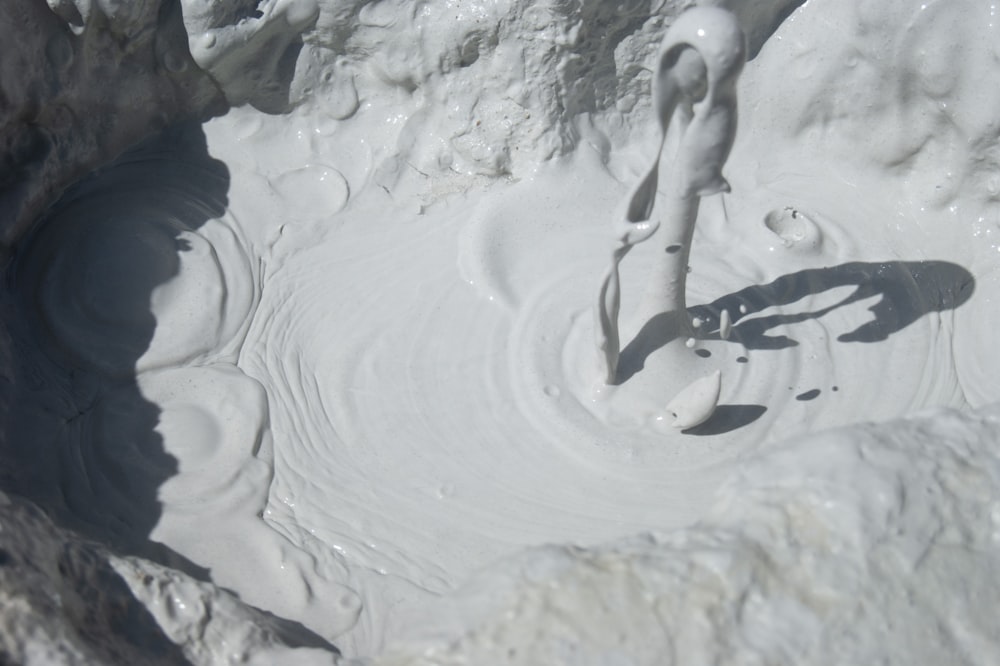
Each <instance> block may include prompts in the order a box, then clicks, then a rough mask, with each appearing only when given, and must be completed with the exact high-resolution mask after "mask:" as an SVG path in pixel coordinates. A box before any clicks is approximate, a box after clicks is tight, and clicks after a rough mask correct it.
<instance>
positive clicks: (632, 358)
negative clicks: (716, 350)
mask: <svg viewBox="0 0 1000 666" xmlns="http://www.w3.org/2000/svg"><path fill="white" fill-rule="evenodd" d="M975 284H976V281H975V278H974V277H973V276H972V274H971V273H970V272H969V271H967V270H966V269H964V268H962V267H961V266H958V265H956V264H952V263H949V262H946V261H889V262H872V263H868V262H850V263H846V264H841V265H839V266H832V267H828V268H815V269H807V270H803V271H798V272H796V273H790V274H788V275H783V276H781V277H779V278H778V279H777V280H774V281H773V282H771V283H769V284H766V285H754V286H751V287H747V288H745V289H741V290H740V291H737V292H734V293H732V294H728V295H726V296H723V297H722V298H719V299H717V300H715V301H713V302H712V303H709V304H707V305H699V306H695V307H691V308H688V311H687V315H688V316H689V317H691V318H692V319H693V318H695V317H697V318H698V319H700V320H701V321H702V322H703V324H702V325H701V326H700V327H699V328H698V329H697V330H696V331H695V335H696V337H698V338H699V339H702V340H720V339H721V337H720V334H719V330H718V329H719V321H720V315H721V313H722V312H723V311H727V312H728V313H729V316H730V318H731V322H732V329H731V333H730V335H729V337H728V338H727V340H728V341H729V342H734V343H738V344H741V345H743V346H745V347H746V348H747V349H757V350H779V349H787V348H789V347H794V346H797V345H798V344H799V343H798V341H796V340H794V339H792V338H790V337H788V336H787V335H769V332H770V331H771V330H772V329H774V328H777V327H779V326H781V327H787V326H789V325H794V324H797V323H802V322H805V321H809V320H812V319H819V318H820V317H823V316H824V315H827V314H830V313H831V312H833V311H835V310H837V309H839V308H843V307H846V306H849V305H852V304H854V303H858V302H860V301H863V300H866V299H869V298H874V297H878V298H879V300H878V301H877V302H876V303H875V304H874V305H872V306H871V307H869V308H868V310H869V311H870V312H871V314H872V315H873V317H872V319H870V320H869V321H866V322H864V323H863V324H861V325H860V326H858V327H857V328H855V329H854V330H852V331H849V332H847V333H843V334H841V335H839V336H837V341H839V342H842V343H853V342H860V343H873V342H882V341H884V340H887V339H888V338H889V336H891V335H892V334H894V333H897V332H899V331H901V330H903V329H904V328H906V327H907V326H909V325H911V324H913V323H914V322H916V321H917V320H919V319H920V318H921V317H923V316H925V315H927V314H929V313H932V312H943V311H945V310H953V309H955V308H958V307H959V306H961V305H962V304H964V303H965V302H967V301H968V300H969V298H970V297H971V296H972V293H973V292H974V291H975ZM841 287H854V290H853V291H852V292H851V293H850V294H849V295H848V296H846V297H845V298H842V299H841V300H840V301H838V302H836V303H834V304H832V305H829V306H826V307H823V308H818V309H814V310H809V309H805V310H800V311H798V312H795V311H792V312H777V313H774V314H761V313H764V312H765V311H767V310H768V309H770V308H777V307H782V306H791V308H790V309H794V304H795V303H798V302H799V301H802V300H804V299H807V298H808V297H811V296H816V295H819V294H822V293H823V292H826V291H829V290H831V289H837V288H841ZM676 317H677V313H672V312H667V313H661V314H658V315H656V316H654V317H652V318H651V319H650V320H649V321H647V322H646V323H645V324H644V325H643V327H642V328H641V329H640V330H639V332H638V333H637V334H636V336H635V337H634V338H633V339H632V340H631V341H629V343H628V344H627V345H626V346H625V348H624V349H623V350H622V353H621V358H620V361H619V375H618V382H617V383H623V382H625V381H628V379H629V378H631V377H632V376H633V375H635V374H636V373H637V372H640V371H641V370H642V369H643V367H644V366H645V363H646V360H647V359H648V358H649V356H650V355H651V354H652V353H654V352H655V351H657V350H658V349H661V348H662V347H664V346H666V345H667V344H668V343H670V342H671V341H673V340H675V339H676V335H677V331H678V330H683V327H680V326H678V324H677V323H676ZM708 355H710V354H708ZM817 395H818V392H817V393H816V394H815V395H814V394H813V393H812V392H806V393H803V394H801V395H799V396H796V399H797V400H800V401H807V400H812V399H814V398H815V397H816V396H817ZM765 411H766V407H764V406H762V405H720V406H719V408H718V409H717V410H716V414H715V415H713V417H712V418H711V419H710V420H709V421H707V422H706V423H704V424H702V425H700V426H698V427H696V428H691V429H690V430H686V431H684V432H685V434H691V435H719V434H723V433H726V432H730V431H732V430H736V429H737V428H741V427H743V426H745V425H748V424H750V423H752V422H754V421H756V420H757V419H758V418H760V417H761V416H762V415H763V414H764V412H765Z"/></svg>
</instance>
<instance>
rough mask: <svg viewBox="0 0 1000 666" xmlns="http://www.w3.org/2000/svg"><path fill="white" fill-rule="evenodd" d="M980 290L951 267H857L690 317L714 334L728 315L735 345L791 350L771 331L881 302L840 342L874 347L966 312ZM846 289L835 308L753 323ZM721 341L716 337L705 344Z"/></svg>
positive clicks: (753, 292)
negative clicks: (934, 315) (917, 325)
mask: <svg viewBox="0 0 1000 666" xmlns="http://www.w3.org/2000/svg"><path fill="white" fill-rule="evenodd" d="M975 284H976V281H975V278H974V277H973V276H972V274H971V273H970V272H969V271H967V270H966V269H964V268H962V267H961V266H958V265H957V264H952V263H949V262H946V261H889V262H882V263H866V262H851V263H846V264H841V265H839V266H832V267H829V268H814V269H808V270H803V271H798V272H796V273H790V274H788V275H783V276H782V277H779V278H778V279H777V280H775V281H773V282H771V283H770V284H766V285H762V286H752V287H747V288H746V289H742V290H740V291H738V292H735V293H732V294H729V295H727V296H723V297H722V298H719V299H717V300H715V301H713V302H712V303H709V304H707V305H701V306H697V307H693V308H689V310H688V311H689V313H690V314H691V316H692V317H699V318H701V319H703V320H704V321H705V322H707V323H708V324H709V325H708V326H706V327H705V329H706V330H711V329H712V324H714V325H715V326H717V325H718V321H719V315H720V314H721V313H722V311H723V310H726V311H728V312H729V315H730V317H731V320H732V323H733V328H732V334H731V337H730V339H731V340H733V341H734V342H739V343H740V344H743V345H744V346H746V347H747V348H748V349H785V348H787V347H793V346H795V345H797V344H798V342H797V341H795V340H794V339H792V338H789V337H787V336H785V335H768V334H767V333H768V331H770V330H771V329H773V328H776V327H778V326H787V325H789V324H796V323H799V322H803V321H808V320H810V319H818V318H820V317H822V316H824V315H826V314H829V313H830V312H833V311H834V310H836V309H838V308H842V307H845V306H848V305H851V304H853V303H857V302H858V301H862V300H865V299H868V298H872V297H876V296H878V297H880V299H879V301H878V302H877V303H875V304H874V305H873V306H871V307H870V308H869V311H870V312H871V313H872V315H874V318H873V319H871V320H870V321H867V322H865V323H863V324H861V325H860V326H858V327H857V328H855V329H854V330H853V331H850V332H847V333H843V334H841V335H839V336H837V340H838V341H840V342H864V343H871V342H881V341H883V340H886V339H888V338H889V336H890V335H892V334H893V333H897V332H898V331H901V330H903V329H904V328H906V327H907V326H909V325H910V324H912V323H914V322H915V321H917V320H918V319H920V318H921V317H923V316H924V315H926V314H929V313H931V312H943V311H945V310H953V309H955V308H957V307H959V306H961V305H962V304H964V303H965V302H966V301H968V300H969V298H970V297H971V296H972V293H973V291H975ZM845 286H848V287H854V291H853V292H852V293H851V294H850V295H848V296H847V297H846V298H844V299H842V300H840V301H839V302H837V303H834V304H833V305H830V306H827V307H824V308H820V309H817V310H811V311H803V312H789V313H777V314H772V315H766V316H753V317H752V318H751V316H752V315H756V314H757V313H760V312H763V311H764V310H766V309H768V308H770V307H774V306H783V305H791V304H794V303H796V302H797V301H800V300H802V299H804V298H806V297H807V296H813V295H817V294H821V293H823V292H825V291H828V290H831V289H835V288H838V287H845ZM718 337H719V336H718V334H717V333H716V334H714V335H706V336H704V339H718Z"/></svg>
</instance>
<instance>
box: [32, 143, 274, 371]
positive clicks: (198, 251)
mask: <svg viewBox="0 0 1000 666" xmlns="http://www.w3.org/2000/svg"><path fill="white" fill-rule="evenodd" d="M177 160H178V161H175V159H172V156H170V155H160V154H156V155H147V154H144V153H139V154H137V155H135V156H134V157H133V158H132V159H130V160H127V161H125V162H123V163H119V164H117V165H115V166H114V167H113V168H111V169H109V170H108V171H106V172H103V173H101V174H100V175H99V176H97V177H94V178H93V179H92V180H91V181H90V182H88V183H86V184H84V185H83V186H80V187H78V188H77V189H76V190H75V191H74V192H72V193H71V195H70V196H69V197H68V198H67V199H68V200H67V201H64V202H62V203H61V204H58V205H57V206H56V208H55V209H54V211H53V212H52V213H51V214H50V215H49V217H48V219H47V220H46V221H45V222H44V223H43V224H42V225H41V226H40V229H39V231H38V233H36V234H35V235H34V237H33V238H31V239H30V241H29V243H28V244H27V246H26V248H25V250H24V252H23V254H22V255H21V257H20V258H19V266H18V272H17V280H18V287H19V290H20V293H21V294H22V298H24V299H25V300H26V306H27V309H28V310H29V311H30V312H32V313H33V315H34V316H36V317H37V318H38V320H39V323H40V325H41V330H43V331H46V332H47V333H48V334H49V335H50V336H51V339H52V342H54V343H55V346H56V347H57V348H58V349H59V350H60V351H61V353H62V354H64V355H65V356H66V357H67V358H66V360H67V361H68V362H69V363H70V364H72V365H75V366H80V367H83V368H88V369H93V370H97V371H99V372H101V373H104V374H107V375H110V376H116V377H121V376H125V375H127V374H129V373H132V372H136V371H144V370H149V369H153V368H162V367H168V366H175V365H180V364H183V363H186V362H189V361H191V360H193V359H196V358H203V357H207V356H208V355H211V354H216V355H220V354H221V355H223V356H224V355H225V354H227V353H232V351H233V350H234V349H235V347H236V346H238V344H239V341H240V340H239V334H240V332H241V331H242V330H244V329H245V327H246V325H247V323H248V320H249V315H250V313H251V312H252V309H253V306H254V302H255V300H256V298H257V293H256V292H257V280H256V279H255V277H254V272H253V269H252V266H251V264H250V262H249V260H248V258H247V255H246V253H245V250H244V248H243V243H242V242H241V240H240V238H239V236H238V233H239V227H238V225H237V224H236V223H235V221H234V220H233V219H232V218H231V216H229V215H227V214H226V210H225V205H226V187H227V182H228V181H227V179H226V177H225V173H224V167H221V169H222V170H223V171H222V173H220V172H219V168H220V167H219V166H215V167H214V168H213V165H212V163H211V162H209V163H207V164H199V163H195V164H189V163H186V162H184V161H183V158H177Z"/></svg>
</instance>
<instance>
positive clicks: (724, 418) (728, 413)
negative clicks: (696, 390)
mask: <svg viewBox="0 0 1000 666" xmlns="http://www.w3.org/2000/svg"><path fill="white" fill-rule="evenodd" d="M766 411H767V407H765V406H764V405H719V406H718V407H716V408H715V412H713V413H712V416H711V418H709V419H708V420H707V421H705V422H704V423H702V424H701V425H696V426H695V427H693V428H688V429H687V430H682V431H681V432H683V433H684V434H685V435H697V436H699V437H707V436H711V435H724V434H726V433H727V432H732V431H733V430H738V429H739V428H742V427H743V426H747V425H750V424H751V423H753V422H754V421H756V420H757V419H759V418H760V417H762V416H763V415H764V412H766Z"/></svg>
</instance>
